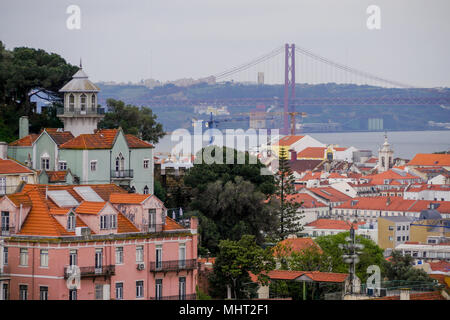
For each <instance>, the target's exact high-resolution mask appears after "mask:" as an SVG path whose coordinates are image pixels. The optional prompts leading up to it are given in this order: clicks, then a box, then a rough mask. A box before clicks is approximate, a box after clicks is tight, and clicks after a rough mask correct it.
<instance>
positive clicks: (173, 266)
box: [149, 259, 197, 272]
mask: <svg viewBox="0 0 450 320" xmlns="http://www.w3.org/2000/svg"><path fill="white" fill-rule="evenodd" d="M193 269H197V259H189V260H171V261H152V262H150V263H149V270H150V272H158V271H162V272H167V271H176V272H179V271H183V270H193Z"/></svg>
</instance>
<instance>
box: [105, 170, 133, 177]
mask: <svg viewBox="0 0 450 320" xmlns="http://www.w3.org/2000/svg"><path fill="white" fill-rule="evenodd" d="M133 176H134V171H133V169H129V170H111V179H133Z"/></svg>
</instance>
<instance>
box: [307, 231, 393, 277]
mask: <svg viewBox="0 0 450 320" xmlns="http://www.w3.org/2000/svg"><path fill="white" fill-rule="evenodd" d="M349 236H350V233H349V232H341V233H338V234H336V235H329V236H321V237H317V238H316V239H315V241H316V243H317V244H318V245H319V246H320V248H321V249H322V250H323V252H324V253H325V254H326V255H328V256H330V257H331V266H332V272H338V273H347V272H349V265H348V264H346V263H345V262H344V260H343V258H342V255H343V254H344V251H343V250H342V249H341V248H339V244H346V243H347V242H346V240H345V239H346V238H347V237H349ZM356 239H357V240H358V241H360V243H361V244H363V245H364V249H362V253H361V254H360V255H359V259H360V261H359V263H358V264H356V275H357V276H358V278H359V279H360V280H361V282H365V281H366V280H367V277H368V276H370V275H369V274H367V267H369V266H370V265H377V266H379V267H380V269H381V270H382V271H383V262H384V261H385V260H384V257H383V249H381V248H380V247H378V246H377V245H376V244H375V242H373V241H372V240H370V239H366V238H364V237H362V236H358V235H357V236H356Z"/></svg>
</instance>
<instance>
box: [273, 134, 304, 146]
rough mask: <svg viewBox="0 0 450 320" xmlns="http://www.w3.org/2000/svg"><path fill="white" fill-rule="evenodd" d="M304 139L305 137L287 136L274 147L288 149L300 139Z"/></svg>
mask: <svg viewBox="0 0 450 320" xmlns="http://www.w3.org/2000/svg"><path fill="white" fill-rule="evenodd" d="M303 137H304V136H285V137H283V138H281V139H280V140H279V141H278V142H276V143H275V144H274V145H279V146H282V147H287V146H290V145H292V144H294V143H296V142H297V141H299V140H300V139H303Z"/></svg>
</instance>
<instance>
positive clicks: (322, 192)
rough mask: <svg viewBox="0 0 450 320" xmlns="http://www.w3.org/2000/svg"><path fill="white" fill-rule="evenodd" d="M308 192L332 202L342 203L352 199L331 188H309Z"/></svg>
mask: <svg viewBox="0 0 450 320" xmlns="http://www.w3.org/2000/svg"><path fill="white" fill-rule="evenodd" d="M308 190H309V191H311V192H313V193H314V194H316V195H317V196H319V197H321V198H324V199H327V200H328V201H331V202H341V201H347V200H349V199H351V197H350V196H348V195H346V194H344V193H342V192H340V191H338V190H336V189H334V188H331V187H318V188H309V189H308Z"/></svg>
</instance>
